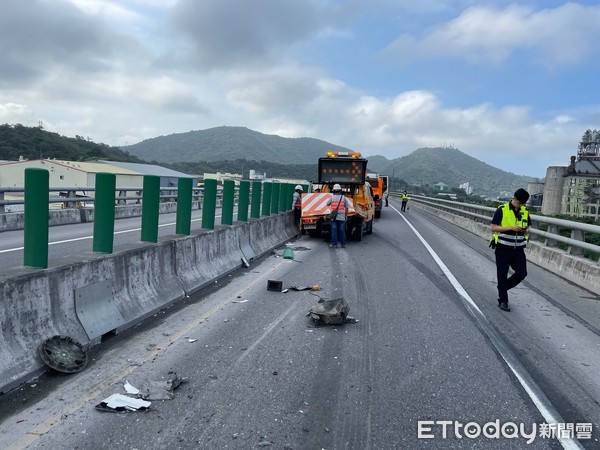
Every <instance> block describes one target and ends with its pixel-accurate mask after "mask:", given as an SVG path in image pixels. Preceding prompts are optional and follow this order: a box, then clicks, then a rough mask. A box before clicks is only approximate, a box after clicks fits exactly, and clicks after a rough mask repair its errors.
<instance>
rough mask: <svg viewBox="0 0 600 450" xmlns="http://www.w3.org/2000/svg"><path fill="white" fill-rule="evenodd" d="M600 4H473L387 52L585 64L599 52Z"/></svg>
mask: <svg viewBox="0 0 600 450" xmlns="http://www.w3.org/2000/svg"><path fill="white" fill-rule="evenodd" d="M599 22H600V6H582V5H578V4H574V3H567V4H565V5H562V6H560V7H558V8H555V9H542V10H534V9H532V8H530V7H526V6H519V5H511V6H508V7H507V8H505V9H503V10H499V9H496V8H491V7H472V8H469V9H467V10H465V11H464V12H463V13H462V14H460V15H459V16H458V17H456V18H455V19H453V20H451V21H449V22H447V23H445V24H443V25H441V26H436V27H435V28H433V27H432V28H430V29H429V30H428V31H427V32H426V33H425V35H424V36H423V37H420V36H415V35H408V34H404V35H401V36H399V37H398V38H397V39H396V40H395V41H394V42H393V43H392V44H390V45H389V46H388V47H387V49H386V50H385V51H384V53H385V54H386V55H392V56H394V57H395V58H397V59H398V60H406V58H412V59H419V58H424V59H429V58H436V57H445V58H451V59H460V60H467V61H470V62H473V63H481V64H487V63H494V64H498V63H502V62H504V61H506V60H507V59H508V58H510V57H511V56H512V55H514V54H515V53H516V52H519V51H526V52H528V53H529V55H530V57H531V59H533V60H535V61H536V62H538V63H540V64H544V65H546V66H561V65H572V64H580V63H583V62H585V58H587V57H591V56H594V55H596V56H597V55H598V47H597V45H596V43H597V42H598V40H599V39H600V28H599V27H598V26H597V24H598V23H599Z"/></svg>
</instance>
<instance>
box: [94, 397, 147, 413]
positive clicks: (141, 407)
mask: <svg viewBox="0 0 600 450" xmlns="http://www.w3.org/2000/svg"><path fill="white" fill-rule="evenodd" d="M151 404H152V403H151V402H147V401H144V400H141V399H139V398H133V397H128V396H127V395H123V394H113V395H111V396H110V397H108V398H105V399H104V400H102V401H101V402H100V403H98V404H97V405H96V409H97V410H99V411H109V412H131V411H146V410H147V409H148V408H150V405H151Z"/></svg>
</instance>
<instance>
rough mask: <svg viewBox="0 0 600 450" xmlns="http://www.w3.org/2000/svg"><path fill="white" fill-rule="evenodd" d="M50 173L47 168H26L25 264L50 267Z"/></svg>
mask: <svg viewBox="0 0 600 450" xmlns="http://www.w3.org/2000/svg"><path fill="white" fill-rule="evenodd" d="M49 205H50V173H49V172H48V171H47V170H46V169H40V168H34V167H31V168H29V169H25V215H24V220H25V224H24V234H23V239H24V244H23V245H24V251H23V265H24V266H26V267H34V268H36V269H46V268H47V267H48V214H49V210H50V206H49Z"/></svg>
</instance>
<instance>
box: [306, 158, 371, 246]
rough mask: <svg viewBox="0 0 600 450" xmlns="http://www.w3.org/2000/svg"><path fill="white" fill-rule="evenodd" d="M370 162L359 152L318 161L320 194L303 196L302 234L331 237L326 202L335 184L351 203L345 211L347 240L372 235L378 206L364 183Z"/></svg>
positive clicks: (328, 210) (367, 185)
mask: <svg viewBox="0 0 600 450" xmlns="http://www.w3.org/2000/svg"><path fill="white" fill-rule="evenodd" d="M366 168H367V160H366V159H364V158H362V157H361V154H360V153H358V152H328V153H327V154H326V156H325V157H324V158H319V181H318V183H319V184H320V185H321V192H313V193H307V194H303V195H302V216H301V219H300V221H301V224H302V231H303V232H306V233H308V234H309V235H310V236H312V237H317V236H321V234H322V233H331V225H330V221H329V214H330V213H331V208H330V207H329V206H327V202H328V201H329V199H330V198H331V195H332V194H331V189H332V187H333V185H334V184H339V185H340V186H341V187H342V193H343V195H345V196H346V197H347V198H348V200H350V202H351V204H352V205H351V207H350V208H349V209H348V211H346V236H348V239H350V240H354V241H360V240H362V236H363V233H367V234H371V233H372V232H373V218H374V215H375V202H374V200H373V197H372V194H371V188H370V186H369V184H368V183H366V181H365V177H366Z"/></svg>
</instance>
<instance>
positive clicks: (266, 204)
mask: <svg viewBox="0 0 600 450" xmlns="http://www.w3.org/2000/svg"><path fill="white" fill-rule="evenodd" d="M272 191H273V183H264V185H263V201H262V215H263V216H270V215H271V192H272Z"/></svg>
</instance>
